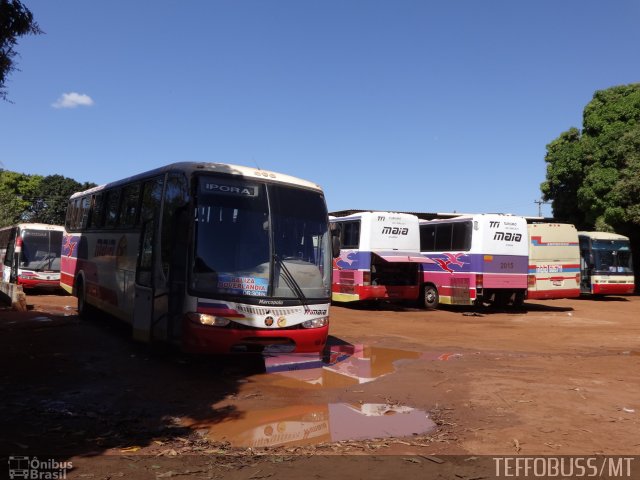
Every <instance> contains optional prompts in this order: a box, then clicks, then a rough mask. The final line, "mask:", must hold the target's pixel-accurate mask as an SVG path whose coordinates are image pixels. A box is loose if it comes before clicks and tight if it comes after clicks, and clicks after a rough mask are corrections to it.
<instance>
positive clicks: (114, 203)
mask: <svg viewBox="0 0 640 480" xmlns="http://www.w3.org/2000/svg"><path fill="white" fill-rule="evenodd" d="M105 203H106V208H105V219H104V226H105V227H114V226H115V225H116V224H117V223H118V210H119V207H120V190H109V191H108V192H107V200H106V202H105Z"/></svg>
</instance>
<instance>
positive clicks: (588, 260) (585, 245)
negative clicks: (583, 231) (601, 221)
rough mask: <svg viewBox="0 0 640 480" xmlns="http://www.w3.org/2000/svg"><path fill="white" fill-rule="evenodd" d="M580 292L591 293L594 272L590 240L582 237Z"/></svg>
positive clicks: (580, 240) (580, 241) (580, 239)
mask: <svg viewBox="0 0 640 480" xmlns="http://www.w3.org/2000/svg"><path fill="white" fill-rule="evenodd" d="M579 243H580V292H581V293H591V272H592V270H593V254H592V253H591V244H590V242H589V239H588V238H584V237H580V238H579Z"/></svg>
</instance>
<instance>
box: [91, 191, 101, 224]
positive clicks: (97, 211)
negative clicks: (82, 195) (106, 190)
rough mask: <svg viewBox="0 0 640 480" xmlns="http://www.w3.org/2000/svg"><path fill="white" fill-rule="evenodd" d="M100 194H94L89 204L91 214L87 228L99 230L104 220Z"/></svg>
mask: <svg viewBox="0 0 640 480" xmlns="http://www.w3.org/2000/svg"><path fill="white" fill-rule="evenodd" d="M102 198H103V195H102V193H96V194H95V195H94V196H93V202H91V214H90V215H89V223H88V224H87V227H88V228H100V227H101V226H102V220H103V218H104V202H103V201H102Z"/></svg>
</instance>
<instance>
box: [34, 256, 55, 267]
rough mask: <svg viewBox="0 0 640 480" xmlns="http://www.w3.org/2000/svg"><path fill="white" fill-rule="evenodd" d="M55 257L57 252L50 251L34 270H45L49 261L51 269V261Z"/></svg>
mask: <svg viewBox="0 0 640 480" xmlns="http://www.w3.org/2000/svg"><path fill="white" fill-rule="evenodd" d="M55 258H56V254H55V253H51V252H49V253H48V254H47V255H45V257H44V258H43V259H42V260H40V263H38V265H37V266H36V267H35V268H34V270H35V271H36V272H41V271H43V269H44V266H45V265H46V264H47V262H49V270H51V261H52V260H54V259H55Z"/></svg>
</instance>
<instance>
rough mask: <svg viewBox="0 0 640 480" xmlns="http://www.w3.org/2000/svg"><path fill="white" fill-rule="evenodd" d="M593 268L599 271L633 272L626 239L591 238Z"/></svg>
mask: <svg viewBox="0 0 640 480" xmlns="http://www.w3.org/2000/svg"><path fill="white" fill-rule="evenodd" d="M592 248H593V259H594V262H595V265H594V267H595V270H596V271H601V272H618V273H631V272H633V264H632V261H631V248H630V246H629V241H628V240H593V242H592Z"/></svg>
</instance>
